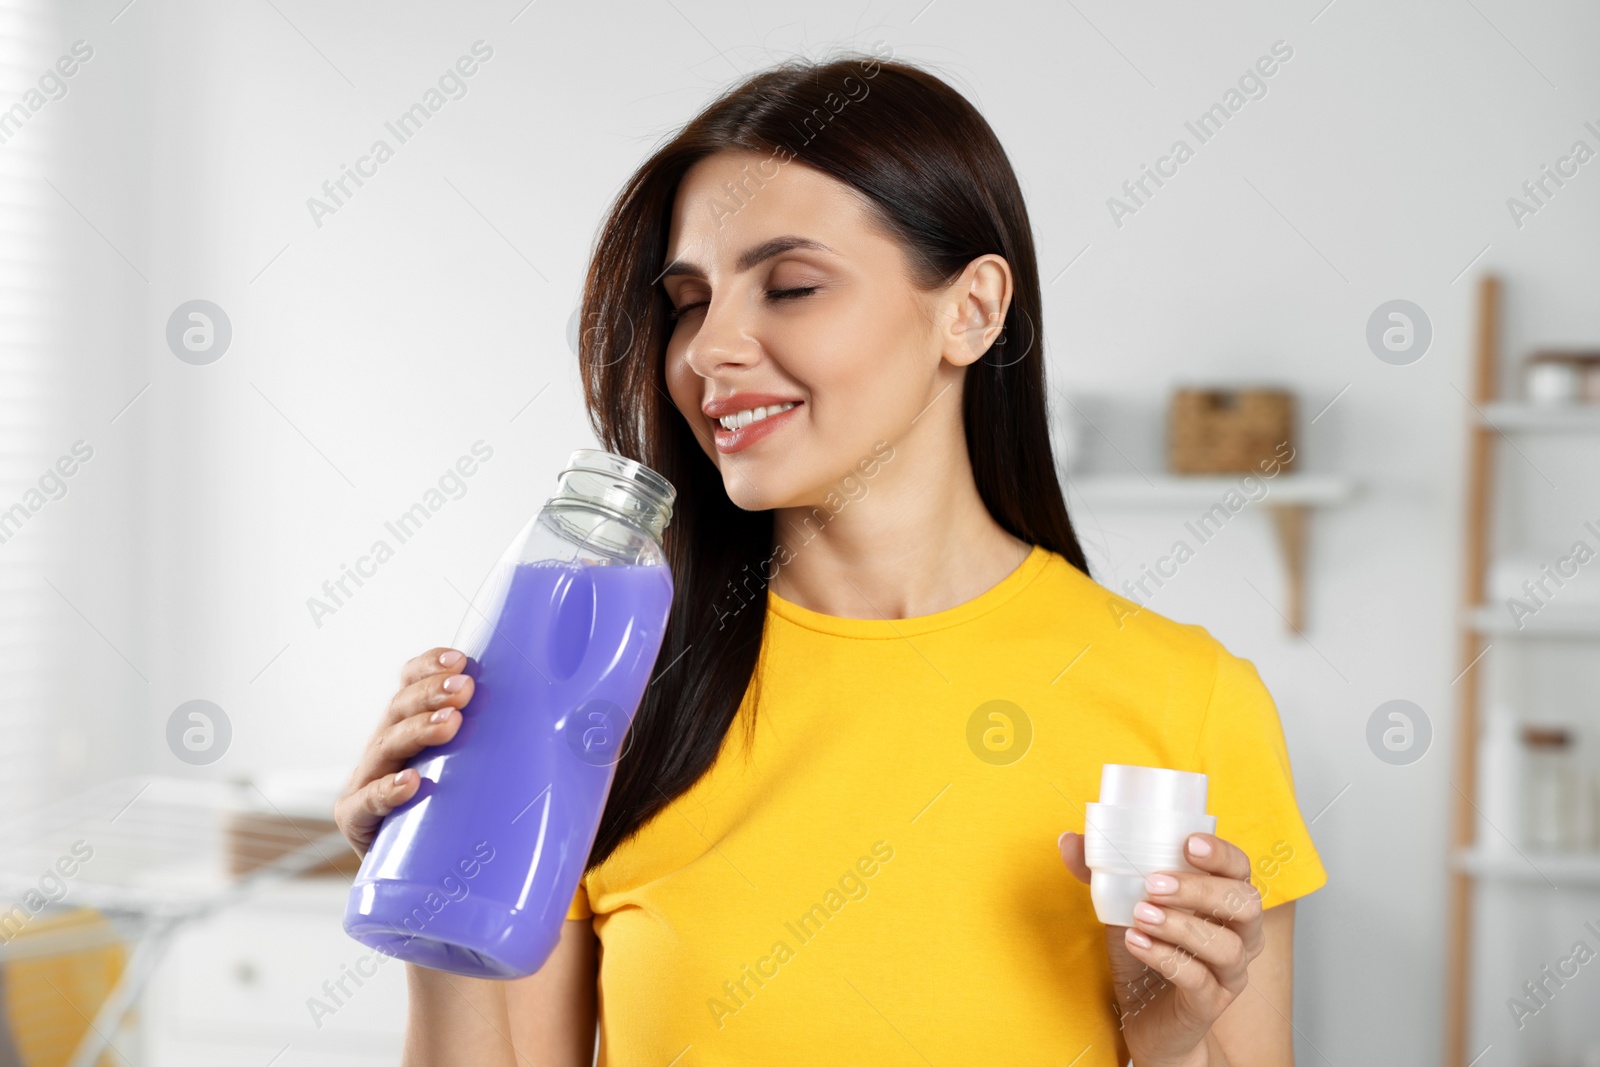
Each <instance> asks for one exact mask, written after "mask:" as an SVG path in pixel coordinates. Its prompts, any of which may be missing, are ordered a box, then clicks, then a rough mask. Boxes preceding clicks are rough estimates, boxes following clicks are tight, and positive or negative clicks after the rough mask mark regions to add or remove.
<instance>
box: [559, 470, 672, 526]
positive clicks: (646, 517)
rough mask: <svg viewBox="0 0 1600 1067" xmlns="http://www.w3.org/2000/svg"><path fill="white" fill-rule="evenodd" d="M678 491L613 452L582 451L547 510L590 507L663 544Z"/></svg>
mask: <svg viewBox="0 0 1600 1067" xmlns="http://www.w3.org/2000/svg"><path fill="white" fill-rule="evenodd" d="M677 495H678V494H677V490H675V489H674V488H673V487H672V483H670V482H668V481H667V480H666V479H665V478H663V477H661V475H659V474H657V473H656V472H655V471H653V470H651V469H650V468H649V467H646V466H644V465H643V464H641V463H637V462H635V461H633V460H631V459H627V458H626V457H624V456H619V455H616V454H615V453H612V452H604V451H601V450H600V449H595V448H580V449H578V450H577V451H576V452H574V453H572V457H571V458H570V459H569V460H567V465H566V467H565V468H564V469H563V470H562V471H561V475H560V480H559V481H558V482H557V485H556V491H555V495H554V496H552V497H551V498H550V500H549V502H548V503H547V505H546V506H547V507H556V508H559V507H563V506H572V507H586V508H594V509H596V510H599V511H604V512H606V513H608V514H611V515H614V516H616V517H617V518H619V519H622V520H623V521H625V522H628V523H631V524H633V525H634V526H637V527H639V528H640V529H641V530H644V531H645V532H646V533H648V534H649V535H650V536H651V537H653V538H655V540H656V541H657V542H658V543H659V542H660V541H661V538H662V536H663V535H664V534H665V533H666V530H667V524H668V523H669V522H671V521H672V504H673V501H674V500H676V499H677Z"/></svg>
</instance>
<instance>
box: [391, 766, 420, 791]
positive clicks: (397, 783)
mask: <svg viewBox="0 0 1600 1067" xmlns="http://www.w3.org/2000/svg"><path fill="white" fill-rule="evenodd" d="M415 773H416V772H415V771H413V770H412V769H411V768H410V767H407V768H406V769H405V770H403V771H401V772H400V773H399V774H397V775H395V776H394V787H395V788H396V789H399V788H400V787H401V786H403V785H410V784H411V776H412V775H413V774H415Z"/></svg>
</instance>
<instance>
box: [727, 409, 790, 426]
mask: <svg viewBox="0 0 1600 1067" xmlns="http://www.w3.org/2000/svg"><path fill="white" fill-rule="evenodd" d="M792 407H794V404H793V403H788V404H771V405H768V406H767V407H762V408H749V409H747V410H745V411H737V412H734V413H733V414H732V415H724V416H722V418H720V419H718V420H717V421H718V422H720V423H722V428H723V429H724V430H738V429H741V428H743V427H745V426H749V425H750V424H751V423H752V422H760V421H761V420H762V419H764V418H766V417H768V416H769V415H781V414H782V413H783V412H785V411H788V410H789V409H790V408H792Z"/></svg>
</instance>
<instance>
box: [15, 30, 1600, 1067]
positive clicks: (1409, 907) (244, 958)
mask: <svg viewBox="0 0 1600 1067" xmlns="http://www.w3.org/2000/svg"><path fill="white" fill-rule="evenodd" d="M1597 40H1600V9H1597V8H1596V7H1594V6H1593V5H1591V4H1584V3H1579V2H1576V0H1568V2H1564V3H1563V2H1554V0H1552V2H1542V3H1536V4H1532V5H1528V4H1515V3H1512V2H1510V0H1408V2H1406V3H1403V4H1393V3H1379V2H1376V0H1331V2H1329V0H1305V2H1295V3H1290V4H1281V3H1277V4H1269V3H1263V2H1243V3H1218V4H1207V5H1188V4H1176V3H1163V4H1156V5H1140V6H1128V5H1120V4H1115V3H1109V2H1106V0H1073V2H1069V3H1066V4H1059V5H1058V4H1046V3H1015V2H1011V3H995V4H989V5H983V6H979V7H974V6H972V5H969V4H961V3H957V2H955V0H906V2H901V0H889V2H881V0H872V2H862V0H853V2H850V3H836V2H832V0H821V2H819V3H814V4H807V5H804V6H803V7H797V6H795V5H777V4H744V3H737V4H736V3H725V2H722V0H634V2H630V3H627V4H617V3H594V4H586V5H572V4H557V3H551V2H549V0H543V2H530V0H503V2H502V0H495V2H470V3H454V4H450V5H443V4H421V3H405V4H377V3H371V2H354V3H345V4H339V5H328V4H315V3H309V2H307V0H229V2H226V3H215V2H213V3H201V2H199V0H131V2H130V0H94V2H83V0H66V2H60V0H0V234H3V239H4V246H3V249H0V365H3V368H4V374H3V378H0V678H3V691H4V696H3V697H0V731H3V738H4V740H3V742H0V744H3V746H4V747H3V751H4V753H5V756H6V759H5V774H4V775H3V776H0V812H3V813H4V815H5V817H6V820H5V838H4V841H5V845H4V848H3V849H0V868H3V870H4V873H5V881H4V888H5V890H6V896H5V897H4V899H3V900H0V904H4V906H5V907H6V908H7V909H8V910H7V911H6V912H4V913H0V990H3V993H4V1004H5V1014H4V1024H5V1025H4V1040H0V1062H17V1063H24V1064H30V1065H36V1064H55V1063H67V1062H69V1061H70V1062H76V1063H135V1064H160V1065H187V1064H215V1063H223V1062H226V1063H229V1064H260V1065H263V1067H265V1065H267V1064H276V1065H278V1067H298V1065H311V1064H338V1065H346V1064H348V1065H357V1064H377V1063H387V1062H394V1061H395V1060H396V1059H397V1056H398V1049H399V1043H400V1034H401V1030H402V1025H403V1018H404V1009H403V1005H404V983H403V975H402V974H401V973H400V968H399V967H398V966H397V965H394V964H385V965H383V966H378V965H376V964H374V963H373V962H372V959H371V954H370V953H369V952H368V951H367V950H365V949H364V948H363V946H361V945H359V944H357V943H356V942H354V941H352V940H349V939H348V938H346V937H345V936H344V935H343V933H342V931H340V930H339V926H338V923H339V914H340V911H341V909H342V906H343V900H344V892H345V887H346V886H347V884H348V882H347V879H348V870H346V871H345V873H343V874H341V873H340V868H348V862H347V857H348V849H346V848H344V847H343V846H342V845H340V844H339V843H338V842H337V840H336V839H332V838H329V837H328V836H327V831H328V830H329V829H330V828H331V824H328V823H326V822H324V821H322V820H325V819H326V817H327V814H328V811H329V808H330V805H331V801H332V798H333V796H334V795H336V793H337V791H338V790H339V788H340V786H341V785H342V783H343V779H344V777H345V775H346V773H347V772H348V769H349V767H350V766H351V765H352V763H353V761H354V759H355V757H356V755H357V753H358V751H359V748H360V746H361V745H362V743H363V742H364V740H365V738H366V737H367V735H368V733H369V732H370V731H371V729H372V727H373V725H374V723H375V721H376V718H377V716H378V715H379V713H380V712H381V710H382V709H383V707H384V706H385V705H386V703H387V701H388V699H389V696H390V695H391V693H392V691H393V689H394V688H395V680H396V672H397V670H398V668H399V666H400V664H401V662H402V661H403V660H405V659H406V658H408V657H409V656H411V655H413V654H415V653H416V652H418V651H420V650H422V649H425V648H428V647H430V646H432V645H436V644H443V643H447V642H448V641H449V640H450V639H451V637H452V635H453V634H454V632H455V627H456V624H457V622H458V621H459V620H460V618H461V617H462V615H463V613H464V611H465V608H466V598H467V597H469V596H470V595H471V594H472V591H473V590H474V588H475V587H476V586H477V585H478V583H479V581H480V580H481V578H482V577H483V575H484V574H485V573H486V571H487V570H488V568H489V567H490V565H491V564H492V563H493V561H494V560H495V559H496V557H497V556H498V555H499V553H500V552H501V550H502V549H503V548H504V547H505V545H506V544H507V542H508V541H509V540H510V539H511V537H512V536H513V535H514V534H515V533H516V532H517V530H518V529H519V527H520V526H521V525H522V524H523V522H524V521H526V519H527V518H528V516H529V515H531V514H532V513H533V511H534V510H535V509H537V507H538V506H539V505H540V504H541V503H542V502H543V501H544V499H545V497H546V496H548V495H549V492H550V490H551V488H552V487H553V485H554V478H555V475H556V473H557V471H558V470H559V469H560V465H561V463H562V461H563V460H564V459H565V458H566V457H567V455H568V453H570V452H571V450H572V449H574V448H577V447H582V446H587V445H590V444H592V443H593V438H592V435H591V433H590V431H589V429H588V425H587V421H586V419H585V417H584V414H583V409H582V402H581V393H580V389H579V384H578V379H577V375H576V373H575V359H574V346H575V342H576V331H577V321H576V318H575V314H576V310H577V301H578V296H579V292H580V288H581V283H582V278H583V274H584V270H585V267H586V264H587V259H588V256H589V253H590V251H591V248H592V242H593V239H594V236H595V233H596V228H597V226H598V225H599V222H600V220H601V218H602V215H603V212H604V211H605V209H606V208H607V206H608V204H609V202H610V200H611V198H612V197H613V196H614V194H615V193H616V191H617V190H618V188H619V187H620V186H621V184H622V183H623V182H624V181H625V180H626V178H627V177H628V175H629V174H630V173H631V172H632V171H633V169H634V168H635V167H636V166H637V165H638V163H639V162H640V161H641V160H642V159H643V158H644V157H645V155H646V154H647V153H648V152H649V151H650V150H651V149H652V147H653V146H654V145H655V144H656V143H657V142H658V141H659V140H661V139H663V138H664V137H666V136H667V135H668V134H669V133H670V132H671V131H673V130H674V129H675V128H676V127H677V126H678V125H680V124H681V123H682V122H684V121H685V120H687V119H688V118H689V117H691V116H692V115H693V114H694V113H695V112H696V111H698V110H699V109H700V108H701V107H702V106H703V105H704V104H705V103H707V102H708V101H709V100H710V99H711V98H712V97H714V96H715V95H716V94H718V93H719V92H720V91H721V90H722V89H723V88H724V87H726V86H727V85H728V84H729V83H731V82H733V81H735V80H738V79H740V78H742V77H743V76H745V75H747V74H749V73H751V72H753V71H755V70H757V69H759V68H761V67H764V66H766V65H769V64H771V63H774V62H777V61H779V60H782V59H784V58H787V57H790V56H793V55H797V54H798V55H806V56H816V57H822V56H825V55H829V54H831V53H832V52H834V51H836V50H839V49H855V50H860V51H876V52H877V54H879V55H883V56H893V57H894V58H898V59H905V60H909V61H912V62H917V63H921V64H925V65H928V66H930V67H931V68H932V69H933V70H934V71H935V72H936V73H938V74H940V75H941V76H943V77H945V78H946V79H947V80H949V81H951V82H952V83H953V84H954V85H956V86H957V87H958V88H959V89H960V90H961V91H962V92H964V93H965V94H966V95H967V96H968V97H969V98H970V99H971V100H972V101H973V102H974V103H975V104H976V105H977V106H978V107H979V108H980V110H981V111H982V112H983V113H984V115H985V116H986V117H987V118H988V120H989V121H990V123H991V124H992V125H993V126H994V127H995V129H996V131H997V132H998V133H999V136H1000V138H1001V140H1002V142H1003V143H1004V144H1005V146H1006V147H1007V149H1008V151H1009V153H1010V155H1011V159H1012V161H1013V164H1014V166H1015V167H1016V170H1017V172H1018V174H1019V176H1020V178H1021V181H1022V185H1023V189H1024V192H1025V193H1026V195H1027V197H1028V201H1029V206H1030V211H1031V214H1032V222H1033V227H1034V233H1035V238H1036V241H1037V245H1038V251H1039V259H1040V266H1041V274H1042V282H1043V284H1044V286H1045V289H1044V292H1045V299H1046V308H1047V318H1046V322H1045V324H1044V326H1045V330H1044V345H1045V351H1046V356H1047V358H1048V368H1049V376H1050V384H1051V387H1052V403H1053V406H1054V414H1053V417H1054V418H1055V420H1056V422H1057V426H1058V431H1059V440H1058V452H1059V453H1060V457H1059V458H1060V460H1061V464H1062V470H1063V477H1064V479H1066V482H1067V485H1068V492H1069V497H1068V499H1069V505H1070V506H1071V508H1072V510H1073V515H1074V518H1075V521H1076V522H1077V523H1078V525H1079V530H1080V533H1081V536H1082V537H1083V538H1084V540H1085V542H1086V545H1087V547H1088V550H1089V552H1090V557H1091V562H1092V564H1093V569H1094V573H1095V577H1096V578H1098V579H1099V580H1100V581H1101V582H1102V583H1104V584H1105V585H1107V586H1108V587H1110V588H1112V589H1114V590H1116V591H1118V592H1119V593H1122V594H1123V595H1127V596H1131V597H1133V598H1135V599H1137V600H1139V601H1140V602H1141V603H1147V604H1148V605H1149V606H1150V607H1151V608H1152V609H1154V610H1156V611H1158V612H1160V613H1162V614H1165V615H1168V616H1171V617H1173V618H1177V619H1180V620H1184V621H1188V622H1198V623H1201V624H1203V625H1204V626H1206V627H1207V628H1208V629H1209V630H1210V631H1211V632H1212V633H1213V634H1214V635H1216V636H1217V637H1218V638H1219V639H1220V640H1221V641H1222V642H1223V643H1224V644H1225V645H1227V647H1229V648H1230V649H1231V650H1233V651H1234V652H1236V653H1238V654H1239V655H1241V656H1244V657H1246V658H1248V659H1250V660H1252V661H1253V662H1254V663H1255V664H1256V666H1257V667H1258V669H1259V670H1260V672H1261V674H1262V676H1263V678H1264V679H1265V681H1266V683H1267V684H1268V686H1269V688H1270V689H1271V691H1272V693H1273V695H1274V697H1275V699H1276V701H1277V704H1278V708H1279V711H1280V714H1281V716H1282V721H1283V725H1284V730H1285V734H1286V737H1287V740H1288V744H1289V749H1290V754H1291V757H1292V761H1293V767H1294V777H1295V784H1296V788H1297V792H1298V796H1299V801H1300V806H1301V810H1302V811H1303V812H1304V814H1305V816H1306V818H1307V819H1308V821H1310V822H1311V824H1312V825H1311V829H1312V833H1313V836H1314V838H1315V840H1316V843H1317V847H1318V850H1319V852H1320V854H1321V856H1322V860H1323V862H1324V864H1325V865H1326V867H1327V869H1328V871H1329V880H1328V884H1327V885H1326V886H1325V887H1324V888H1323V889H1321V890H1320V891H1318V892H1316V893H1315V894H1313V895H1311V896H1310V897H1308V898H1306V899H1305V900H1303V901H1301V902H1300V905H1299V908H1298V918H1299V923H1298V934H1297V945H1296V976H1295V1013H1294V1018H1295V1027H1296V1033H1297V1040H1296V1047H1297V1055H1298V1062H1301V1063H1305V1064H1312V1063H1318V1064H1337V1065H1340V1067H1344V1065H1350V1067H1355V1065H1365V1064H1374V1063H1384V1064H1408V1065H1411V1064H1416V1065H1423V1064H1448V1065H1450V1067H1464V1065H1465V1064H1467V1063H1469V1062H1470V1063H1473V1064H1477V1065H1481V1067H1491V1065H1497V1067H1498V1065H1527V1067H1533V1065H1563V1067H1577V1065H1583V1067H1595V1065H1597V1064H1600V1018H1597V1017H1596V1015H1595V1013H1594V1012H1593V1011H1592V1010H1591V1009H1592V1005H1594V1004H1595V1003H1596V1002H1597V998H1600V963H1590V962H1589V957H1591V956H1593V955H1595V954H1596V953H1597V952H1600V785H1597V784H1596V783H1597V772H1600V754H1597V749H1600V707H1597V706H1596V700H1595V694H1596V693H1597V692H1600V684H1597V683H1600V660H1597V658H1596V656H1595V655H1594V649H1595V640H1596V639H1597V638H1600V580H1597V579H1596V578H1595V575H1596V573H1600V562H1595V561H1594V557H1595V556H1596V554H1597V553H1600V473H1597V471H1600V447H1597V435H1596V431H1600V406H1597V405H1596V401H1597V400H1600V369H1597V367H1596V362H1595V355H1594V354H1595V353H1596V352H1597V351H1600V299H1597V292H1600V244H1597V240H1596V238H1597V236H1600V161H1596V159H1595V156H1596V153H1597V151H1600V70H1597V68H1596V66H1595V64H1594V61H1593V52H1594V45H1595V43H1596V41H1597ZM462 57H469V58H470V59H471V60H472V62H471V64H470V65H472V66H473V67H474V68H475V69H474V73H473V74H472V75H470V76H466V77H458V78H455V79H453V80H449V81H441V78H442V77H443V76H445V75H447V74H448V73H449V72H450V71H452V70H454V69H457V68H456V66H455V65H456V64H457V61H458V60H459V59H461V58H462ZM1269 68H1270V70H1271V73H1270V74H1269V73H1267V71H1268V69H1269ZM430 94H431V95H430ZM419 103H422V104H423V105H424V110H425V112H426V119H425V121H422V120H417V119H413V123H412V125H411V126H408V127H405V128H404V129H401V130H399V131H398V133H400V134H403V135H404V136H397V131H396V129H395V127H394V124H395V123H396V122H397V121H398V120H399V119H400V117H401V116H402V115H404V114H407V113H412V114H415V113H414V112H412V111H411V109H412V108H413V106H414V105H417V104H419ZM379 141H383V142H385V144H386V145H387V148H388V151H386V152H384V153H381V155H382V158H381V160H376V159H374V158H373V152H374V147H375V144H376V142H379ZM1180 141H1181V142H1184V143H1185V145H1186V148H1187V151H1184V152H1178V153H1176V154H1175V145H1176V143H1177V142H1180ZM1180 157H1181V158H1180ZM363 159H367V160H370V161H369V162H361V161H362V160H363ZM352 170H360V173H361V175H362V177H361V180H360V181H359V182H357V181H355V180H354V179H349V178H346V177H345V176H346V174H347V172H349V171H352ZM1152 173H1154V174H1157V175H1159V180H1156V179H1154V178H1151V177H1150V175H1151V174H1152ZM341 179H343V180H344V183H345V184H344V189H343V191H340V189H339V186H338V184H337V183H338V182H339V181H340V180H341ZM330 190H331V191H330ZM1285 440H1288V441H1292V449H1293V461H1292V464H1290V465H1289V466H1288V467H1286V468H1283V469H1281V470H1276V471H1274V472H1273V473H1271V474H1267V473H1265V472H1264V471H1263V469H1262V468H1260V467H1259V465H1258V464H1257V459H1258V455H1257V453H1258V452H1259V450H1260V448H1261V445H1262V442H1264V441H1272V442H1282V441H1285ZM475 445H477V446H478V447H479V449H480V453H478V454H479V456H480V458H481V450H482V449H484V448H487V449H488V450H489V451H490V452H491V458H489V459H486V460H483V461H482V462H479V463H477V465H476V470H475V473H474V474H472V475H471V476H470V477H459V476H454V475H453V474H452V472H453V471H454V470H455V467H456V464H457V461H458V459H460V457H463V456H469V455H474V454H475V453H474V446H475ZM1253 450H1254V451H1253ZM1270 451H1271V449H1270V448H1269V449H1268V452H1270ZM1252 471H1254V473H1252ZM419 504H421V505H422V508H423V511H424V513H425V514H426V520H425V521H420V520H418V521H416V522H415V523H414V524H413V526H411V527H410V528H408V530H407V531H405V532H406V536H405V537H403V538H402V537H397V536H396V535H395V531H394V528H393V526H392V524H394V523H395V522H396V521H397V520H398V519H399V518H400V516H402V515H404V514H406V513H408V512H413V509H414V508H415V506H417V505H419ZM1219 508H1220V510H1219ZM413 514H415V513H414V512H413ZM1202 516H1210V520H1209V525H1207V524H1206V523H1205V522H1204V521H1203V520H1202ZM380 541H383V542H386V543H387V545H388V546H389V548H390V550H391V551H390V552H388V553H386V554H385V558H384V559H383V561H382V562H381V563H378V564H371V563H368V564H363V565H362V566H363V571H362V577H361V580H360V581H359V582H356V581H354V580H351V579H349V578H347V577H346V575H347V573H348V570H349V569H351V568H354V567H355V566H356V565H357V564H358V560H360V559H361V558H362V557H367V556H369V555H371V554H372V552H373V550H374V546H375V545H376V543H377V542H380ZM1180 542H1183V543H1185V544H1186V546H1187V548H1188V549H1189V551H1187V552H1178V551H1177V550H1176V546H1177V545H1178V544H1179V543H1180ZM1180 557H1181V558H1180ZM1152 576H1154V577H1152ZM341 579H344V581H345V584H344V588H343V591H342V592H340V591H339V588H338V584H337V583H339V582H340V580H341ZM330 589H331V590H333V592H330ZM1130 590H1131V591H1130ZM75 848H76V849H77V851H76V852H74V849H75ZM86 853H87V856H86V855H85V854H86ZM152 855H154V856H157V857H158V858H159V860H160V862H159V863H156V862H151V861H149V860H147V859H146V857H149V856H152ZM297 872H298V873H297ZM1580 945H1581V946H1583V949H1582V950H1580V948H1579V946H1580ZM351 973H355V974H358V975H359V976H360V978H359V980H356V979H351V978H349V975H350V974H351ZM1519 1005H1520V1007H1519ZM100 1042H105V1043H107V1045H106V1046H103V1047H100V1048H96V1047H95V1046H96V1045H97V1044H99V1043H100ZM74 1049H78V1050H79V1052H78V1058H77V1059H76V1060H72V1059H71V1057H72V1056H73V1050H74ZM7 1056H10V1057H11V1060H9V1061H8V1060H6V1057H7ZM96 1057H98V1058H96Z"/></svg>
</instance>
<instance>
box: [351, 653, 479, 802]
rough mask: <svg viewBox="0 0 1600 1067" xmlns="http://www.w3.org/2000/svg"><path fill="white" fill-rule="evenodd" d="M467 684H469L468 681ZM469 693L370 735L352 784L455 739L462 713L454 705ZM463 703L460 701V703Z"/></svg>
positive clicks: (393, 769) (391, 770)
mask: <svg viewBox="0 0 1600 1067" xmlns="http://www.w3.org/2000/svg"><path fill="white" fill-rule="evenodd" d="M455 677H464V676H463V675H456V676H455ZM467 680H468V681H469V682H470V681H471V679H470V678H468V679H467ZM418 684H427V683H418ZM471 692H472V690H471V687H470V686H469V687H467V688H466V689H463V690H459V691H458V692H457V693H455V694H447V695H448V696H450V697H451V699H452V702H451V703H442V704H440V706H439V707H437V708H435V709H434V710H432V711H427V710H422V711H419V712H417V713H416V714H414V715H409V716H407V717H406V718H403V719H401V720H400V721H399V722H395V723H390V724H389V725H387V726H381V727H379V728H378V732H377V733H375V734H373V735H372V739H371V740H370V741H368V742H367V747H366V749H365V750H364V751H363V752H362V753H361V759H360V761H359V762H358V763H357V764H356V770H355V774H354V775H353V776H352V780H353V781H354V782H355V783H356V784H357V785H361V784H363V783H366V782H371V781H373V780H374V779H377V778H381V777H383V776H384V775H388V774H393V773H394V772H396V771H398V770H399V769H400V768H401V767H403V766H405V763H406V761H407V760H409V759H410V758H411V757H412V756H415V755H416V754H417V753H418V752H421V751H422V750H423V749H425V748H428V747H430V746H432V745H442V744H444V743H445V742H446V741H448V740H450V739H451V738H452V737H454V736H455V735H456V731H458V730H460V729H461V712H460V711H459V710H458V709H457V707H456V705H455V702H454V701H455V700H456V699H458V698H460V697H461V696H462V694H470V693H471ZM465 702H466V701H465V700H460V703H465Z"/></svg>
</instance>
